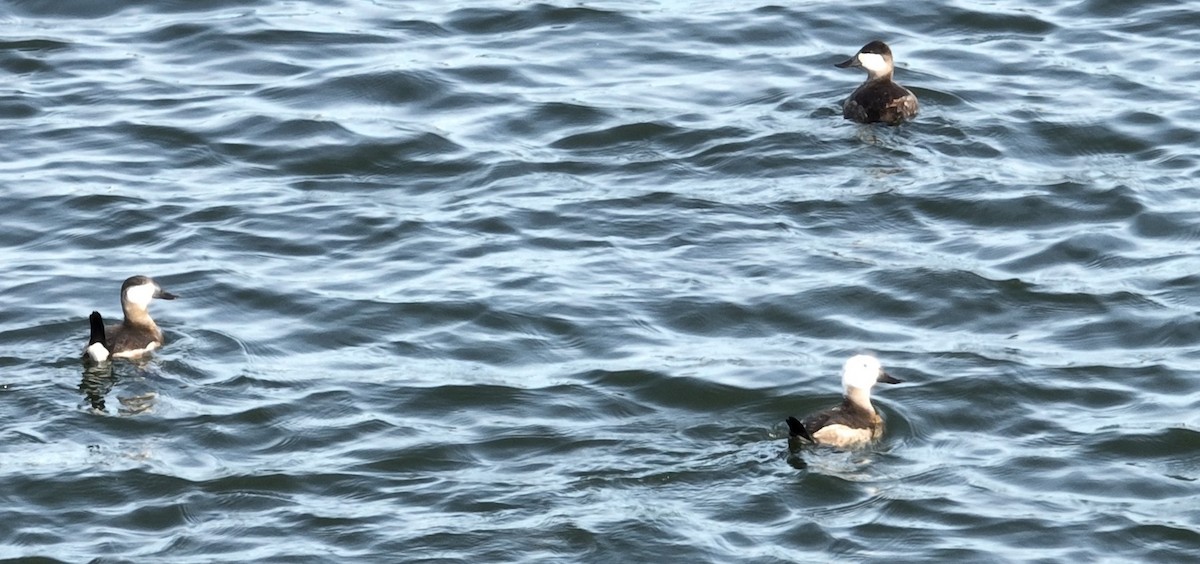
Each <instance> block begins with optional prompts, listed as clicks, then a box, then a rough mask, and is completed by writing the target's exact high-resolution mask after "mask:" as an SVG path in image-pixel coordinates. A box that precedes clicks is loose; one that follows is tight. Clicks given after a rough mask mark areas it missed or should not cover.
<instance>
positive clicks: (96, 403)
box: [79, 362, 158, 415]
mask: <svg viewBox="0 0 1200 564" xmlns="http://www.w3.org/2000/svg"><path fill="white" fill-rule="evenodd" d="M88 364H89V363H85V366H84V368H83V378H82V379H81V380H80V382H79V391H81V392H83V401H84V402H85V403H86V404H87V405H88V406H90V407H91V409H92V412H93V413H98V414H99V413H104V414H109V415H112V413H109V411H108V406H107V403H106V400H107V398H108V396H109V395H110V393H112V391H113V388H114V387H116V386H117V384H118V383H120V382H121V378H120V377H119V376H117V371H116V366H117V365H118V364H120V365H121V366H122V368H127V369H131V370H135V371H137V375H136V376H135V377H132V378H130V380H131V381H135V382H136V381H139V380H144V379H145V372H144V371H145V365H144V364H133V363H118V362H101V363H98V364H90V365H88ZM116 398H117V402H118V404H119V406H118V407H117V411H116V414H118V415H138V414H141V413H146V412H149V411H151V410H152V409H153V408H154V404H155V400H157V399H158V392H155V391H145V392H142V393H139V394H134V395H117V396H116Z"/></svg>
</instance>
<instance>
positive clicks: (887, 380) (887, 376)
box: [877, 372, 904, 384]
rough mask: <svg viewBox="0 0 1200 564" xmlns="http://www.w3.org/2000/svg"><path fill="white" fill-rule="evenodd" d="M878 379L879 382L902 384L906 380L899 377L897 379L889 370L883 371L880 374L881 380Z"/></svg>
mask: <svg viewBox="0 0 1200 564" xmlns="http://www.w3.org/2000/svg"><path fill="white" fill-rule="evenodd" d="M877 381H878V382H883V383H884V384H901V383H903V382H904V380H899V379H896V378H892V375H891V374H888V373H887V372H883V373H881V374H880V375H879V380H877Z"/></svg>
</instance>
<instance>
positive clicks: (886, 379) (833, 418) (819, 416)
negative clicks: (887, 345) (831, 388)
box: [787, 354, 900, 449]
mask: <svg viewBox="0 0 1200 564" xmlns="http://www.w3.org/2000/svg"><path fill="white" fill-rule="evenodd" d="M878 382H883V383H885V384H899V383H900V380H897V379H895V378H892V377H891V376H889V375H888V373H887V372H884V371H883V366H882V365H880V364H879V360H878V359H876V358H875V357H873V356H870V355H865V354H860V355H857V356H853V357H850V360H847V361H846V364H845V366H843V367H842V389H843V391H844V394H845V397H844V398H843V399H842V403H841V405H838V406H836V407H833V408H830V409H827V410H825V411H821V412H818V413H814V414H812V415H809V416H808V417H805V418H804V420H803V421H801V420H799V419H796V418H795V417H788V418H787V424H788V445H789V446H790V447H792V448H798V447H799V446H801V445H803V444H806V443H815V444H818V445H827V446H831V447H834V448H840V449H848V448H854V447H859V446H864V445H866V444H869V443H871V442H873V441H875V440H876V439H878V438H879V437H881V436H883V419H882V418H881V417H879V414H878V413H876V412H875V407H874V406H873V405H871V388H872V387H874V386H875V384H876V383H878Z"/></svg>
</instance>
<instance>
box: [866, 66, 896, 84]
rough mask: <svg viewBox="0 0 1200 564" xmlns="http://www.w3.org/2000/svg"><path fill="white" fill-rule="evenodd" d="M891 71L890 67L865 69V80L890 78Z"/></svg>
mask: <svg viewBox="0 0 1200 564" xmlns="http://www.w3.org/2000/svg"><path fill="white" fill-rule="evenodd" d="M892 72H893V70H892V69H883V70H879V71H873V70H867V82H873V81H876V80H891V79H892Z"/></svg>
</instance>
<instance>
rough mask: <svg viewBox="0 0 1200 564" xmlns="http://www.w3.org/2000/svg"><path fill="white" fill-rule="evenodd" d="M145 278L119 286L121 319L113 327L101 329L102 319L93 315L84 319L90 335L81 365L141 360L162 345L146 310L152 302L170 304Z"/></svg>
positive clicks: (168, 295) (167, 295) (170, 297)
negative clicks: (83, 363)
mask: <svg viewBox="0 0 1200 564" xmlns="http://www.w3.org/2000/svg"><path fill="white" fill-rule="evenodd" d="M177 297H178V296H176V295H175V294H172V293H170V292H167V291H165V290H163V289H162V286H159V285H158V283H157V282H155V281H154V279H153V278H150V277H149V276H141V275H138V276H131V277H129V278H127V279H126V280H125V282H124V283H123V284H121V310H122V312H123V313H124V315H125V318H124V319H123V320H122V321H121V323H118V324H116V325H109V326H107V327H106V326H105V325H104V317H103V316H102V315H100V312H98V311H93V312H92V314H91V315H90V316H88V321H89V323H90V325H91V335H90V336H89V338H88V344H87V346H86V347H84V350H83V359H84V361H90V362H94V363H100V362H106V361H108V360H110V359H114V358H123V359H136V358H141V357H143V356H145V355H147V354H149V353H150V352H151V351H153V350H155V349H157V348H159V347H161V346H162V345H163V332H162V330H161V329H159V328H158V325H157V324H156V323H154V319H151V317H150V312H149V307H150V302H151V301H153V300H154V299H156V298H157V299H160V300H173V299H175V298H177Z"/></svg>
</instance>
